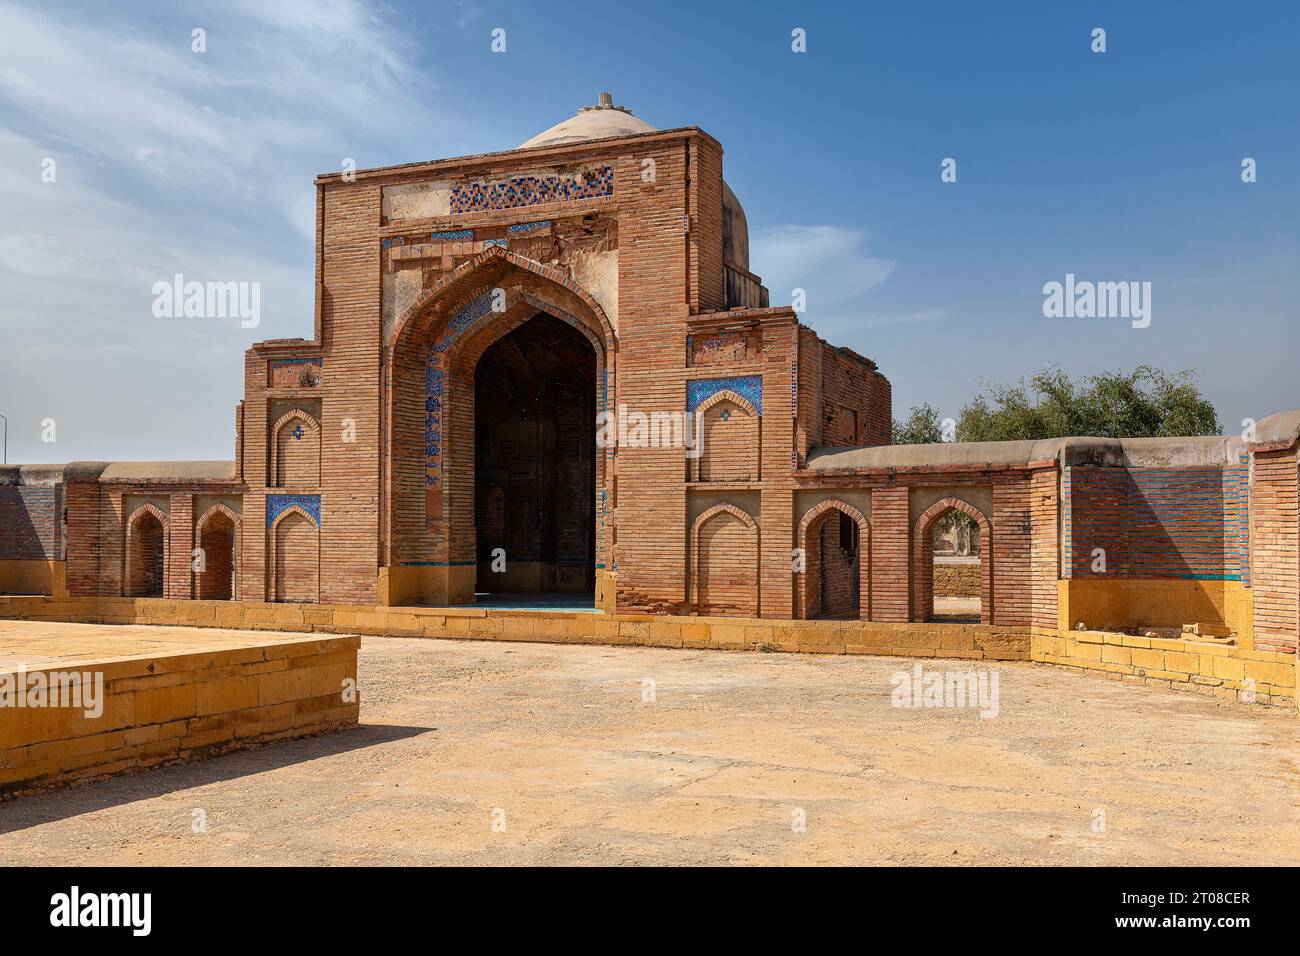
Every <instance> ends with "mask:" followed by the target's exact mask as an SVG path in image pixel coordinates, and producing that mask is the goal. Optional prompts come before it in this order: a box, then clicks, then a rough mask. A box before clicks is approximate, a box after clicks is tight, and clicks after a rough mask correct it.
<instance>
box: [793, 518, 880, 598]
mask: <svg viewBox="0 0 1300 956" xmlns="http://www.w3.org/2000/svg"><path fill="white" fill-rule="evenodd" d="M797 540H798V545H797V546H798V547H799V548H801V549H802V551H801V554H802V556H803V571H802V572H797V573H796V576H795V591H796V597H797V600H798V616H799V617H800V618H804V619H808V618H817V617H829V618H846V617H847V618H857V619H859V620H863V621H869V620H871V525H870V523H869V522H868V521H867V518H866V516H865V515H864V514H863V513H862V512H861V511H859V510H858V509H857V508H855V507H853V506H852V505H851V504H848V503H847V502H844V501H841V500H840V499H838V498H828V499H826V500H825V501H821V502H818V503H817V504H816V505H814V506H813V507H811V508H809V509H808V511H807V512H805V513H804V516H803V518H802V519H801V520H800V521H799V531H798V539H797Z"/></svg>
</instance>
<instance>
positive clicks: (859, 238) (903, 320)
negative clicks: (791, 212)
mask: <svg viewBox="0 0 1300 956" xmlns="http://www.w3.org/2000/svg"><path fill="white" fill-rule="evenodd" d="M752 245H753V251H752V254H751V265H752V267H753V268H754V270H755V271H756V272H758V273H759V274H760V275H761V276H762V277H763V282H764V284H765V285H766V286H767V287H768V289H769V290H771V294H772V301H773V303H787V302H790V301H791V300H792V298H793V296H794V290H795V289H803V290H804V294H805V299H806V306H807V316H808V321H809V322H811V323H812V324H813V326H814V327H815V328H816V329H817V330H818V331H819V332H820V333H821V334H822V335H823V336H827V335H829V336H831V337H833V338H834V337H837V336H838V338H835V340H836V341H842V340H846V338H845V337H846V336H848V337H851V336H852V334H853V333H854V332H856V331H859V330H861V329H864V328H877V327H881V326H889V325H911V324H916V323H924V322H938V321H940V320H942V319H944V318H945V317H946V316H947V314H948V313H947V311H946V310H945V309H941V308H925V309H918V310H911V311H907V312H899V313H888V312H886V313H881V312H876V311H872V310H871V309H870V303H871V297H870V295H869V294H870V293H871V292H872V291H874V290H875V289H877V288H878V287H879V286H881V285H882V284H884V283H885V282H886V281H887V280H888V279H889V277H890V276H891V275H893V274H894V271H895V270H896V269H897V268H898V263H897V262H896V261H895V260H894V259H889V258H885V257H882V256H877V255H872V254H871V252H870V251H869V250H868V237H867V233H866V232H864V231H863V230H860V229H845V228H842V227H840V226H829V225H823V226H777V227H774V228H771V229H764V230H762V231H760V232H759V233H758V234H757V235H756V236H755V237H754V240H753V243H752Z"/></svg>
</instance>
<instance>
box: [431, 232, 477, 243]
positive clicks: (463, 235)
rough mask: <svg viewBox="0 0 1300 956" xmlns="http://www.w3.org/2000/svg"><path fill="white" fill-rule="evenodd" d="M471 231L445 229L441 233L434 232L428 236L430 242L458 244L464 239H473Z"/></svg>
mask: <svg viewBox="0 0 1300 956" xmlns="http://www.w3.org/2000/svg"><path fill="white" fill-rule="evenodd" d="M473 238H474V230H473V229H447V230H444V231H443V232H435V233H433V234H431V235H430V236H429V239H430V240H431V241H432V242H460V241H462V240H464V239H473Z"/></svg>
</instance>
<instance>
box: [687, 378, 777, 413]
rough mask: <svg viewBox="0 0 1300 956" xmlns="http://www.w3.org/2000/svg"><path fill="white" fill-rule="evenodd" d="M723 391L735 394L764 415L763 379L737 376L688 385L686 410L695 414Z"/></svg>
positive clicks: (695, 381)
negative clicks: (704, 403)
mask: <svg viewBox="0 0 1300 956" xmlns="http://www.w3.org/2000/svg"><path fill="white" fill-rule="evenodd" d="M722 391H731V392H735V393H736V394H737V395H739V396H740V397H741V398H744V399H745V400H747V401H748V402H749V403H750V404H751V405H753V406H754V410H755V411H756V412H758V414H760V415H762V414H763V377H762V376H761V375H735V376H732V377H730V378H697V379H692V380H691V381H689V382H687V383H686V410H687V411H690V412H694V411H695V410H696V409H697V408H699V407H700V405H701V404H702V403H703V402H704V401H705V400H707V399H709V398H711V397H713V396H714V395H716V394H718V392H722Z"/></svg>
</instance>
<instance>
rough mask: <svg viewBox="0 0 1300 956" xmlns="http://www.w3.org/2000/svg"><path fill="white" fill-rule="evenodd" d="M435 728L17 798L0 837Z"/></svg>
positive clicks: (311, 743) (368, 735) (303, 746)
mask: <svg viewBox="0 0 1300 956" xmlns="http://www.w3.org/2000/svg"><path fill="white" fill-rule="evenodd" d="M437 729H438V728H436V727H403V726H397V725H388V724H361V725H360V726H358V727H353V728H349V729H347V730H340V731H335V732H333V733H327V734H321V735H319V736H316V737H298V738H296V739H293V740H282V741H274V742H272V743H267V744H260V745H256V746H253V747H250V748H248V749H245V750H237V751H233V752H231V753H227V754H222V755H220V756H217V757H211V758H207V759H199V760H188V761H181V762H177V763H171V764H164V765H162V766H158V767H150V768H148V769H146V770H141V771H137V772H134V773H126V774H122V775H120V776H116V777H111V778H109V779H106V780H95V781H90V782H87V783H83V784H80V785H78V786H74V787H70V788H66V789H63V790H54V791H50V792H48V793H39V794H34V795H32V796H29V797H18V798H16V799H13V800H7V801H5V802H4V803H0V834H4V833H13V832H15V831H18V830H25V829H27V828H29V827H34V826H40V825H41V824H45V823H53V822H54V821H56V820H65V819H69V818H71V817H76V816H80V815H81V814H85V813H94V812H96V811H98V810H107V809H109V808H111V807H119V806H125V805H126V804H130V803H135V802H136V801H139V800H149V799H152V798H154V797H160V796H163V795H165V794H168V793H175V792H177V791H181V790H191V789H194V788H196V787H203V786H206V785H208V784H213V783H221V782H223V781H228V780H235V779H238V778H239V777H246V776H250V775H252V774H257V773H265V772H266V771H269V770H278V769H280V768H282V767H291V766H294V765H297V764H303V763H307V762H309V761H312V760H317V759H319V758H321V757H333V756H337V755H338V754H344V753H348V752H349V751H353V750H361V749H363V748H366V747H375V746H380V745H382V744H387V743H392V742H394V741H398V740H405V739H407V738H409V737H417V736H419V735H420V734H425V733H429V732H430V731H434V730H437Z"/></svg>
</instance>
